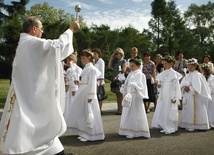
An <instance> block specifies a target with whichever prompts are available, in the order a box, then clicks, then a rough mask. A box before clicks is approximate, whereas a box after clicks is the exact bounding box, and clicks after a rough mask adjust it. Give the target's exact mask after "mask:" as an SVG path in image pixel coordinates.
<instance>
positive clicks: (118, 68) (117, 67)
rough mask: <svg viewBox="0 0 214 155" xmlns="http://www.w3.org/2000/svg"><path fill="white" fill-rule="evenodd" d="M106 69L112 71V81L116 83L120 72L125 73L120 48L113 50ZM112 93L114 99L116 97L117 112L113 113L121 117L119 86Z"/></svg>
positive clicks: (121, 95)
mask: <svg viewBox="0 0 214 155" xmlns="http://www.w3.org/2000/svg"><path fill="white" fill-rule="evenodd" d="M108 68H113V69H114V75H113V76H114V78H113V81H115V80H117V81H118V75H119V73H120V72H122V73H125V71H126V60H125V59H124V52H123V49H122V48H116V49H115V50H114V52H113V53H112V55H111V57H110V59H109V63H108ZM114 93H115V94H116V97H117V112H116V113H115V115H121V113H122V100H123V94H122V93H121V92H120V87H119V85H118V86H117V88H116V89H115V91H114Z"/></svg>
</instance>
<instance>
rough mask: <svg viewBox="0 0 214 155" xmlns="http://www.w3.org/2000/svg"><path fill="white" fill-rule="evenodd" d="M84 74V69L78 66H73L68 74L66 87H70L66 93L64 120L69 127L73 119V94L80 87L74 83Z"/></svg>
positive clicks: (68, 70)
mask: <svg viewBox="0 0 214 155" xmlns="http://www.w3.org/2000/svg"><path fill="white" fill-rule="evenodd" d="M81 73H82V68H80V67H79V66H77V65H76V64H72V65H71V66H70V67H69V68H68V69H67V72H66V83H65V84H66V85H68V86H69V89H68V91H67V92H66V99H65V102H66V104H65V111H64V118H65V122H66V124H67V126H69V121H70V120H71V119H72V117H71V112H70V111H71V107H72V106H71V105H72V104H73V99H74V96H72V92H73V91H75V92H77V90H78V85H76V84H75V83H74V81H76V80H77V81H79V77H80V74H81Z"/></svg>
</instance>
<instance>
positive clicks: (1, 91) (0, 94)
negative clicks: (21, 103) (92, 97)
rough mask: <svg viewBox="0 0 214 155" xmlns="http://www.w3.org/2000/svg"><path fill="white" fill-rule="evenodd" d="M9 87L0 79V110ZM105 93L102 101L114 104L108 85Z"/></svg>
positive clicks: (7, 83)
mask: <svg viewBox="0 0 214 155" xmlns="http://www.w3.org/2000/svg"><path fill="white" fill-rule="evenodd" d="M9 86H10V80H9V79H0V108H3V107H4V104H5V101H6V98H7V93H8V90H9ZM105 91H106V94H107V95H108V98H107V99H106V100H104V102H115V101H116V95H115V94H114V93H112V92H111V91H110V83H106V84H105Z"/></svg>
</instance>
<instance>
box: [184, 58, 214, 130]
mask: <svg viewBox="0 0 214 155" xmlns="http://www.w3.org/2000/svg"><path fill="white" fill-rule="evenodd" d="M188 70H189V73H188V74H187V75H186V76H185V77H184V78H183V80H182V82H181V90H182V93H183V102H182V103H183V110H182V117H181V128H185V129H186V130H188V131H194V130H195V129H199V130H208V129H209V121H208V116H207V110H206V106H205V100H206V99H211V96H210V90H209V87H208V84H207V82H206V79H205V77H204V76H203V75H202V74H201V73H200V72H199V65H198V63H197V60H196V59H190V60H188Z"/></svg>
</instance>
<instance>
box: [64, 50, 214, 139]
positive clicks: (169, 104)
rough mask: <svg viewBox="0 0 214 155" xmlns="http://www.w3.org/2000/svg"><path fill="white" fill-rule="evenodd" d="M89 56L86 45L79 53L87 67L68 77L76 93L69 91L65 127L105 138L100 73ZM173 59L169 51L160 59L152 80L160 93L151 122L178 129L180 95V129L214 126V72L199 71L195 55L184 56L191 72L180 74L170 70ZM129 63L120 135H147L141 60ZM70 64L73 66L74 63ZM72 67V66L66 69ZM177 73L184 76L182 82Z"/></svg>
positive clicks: (82, 135) (83, 136)
mask: <svg viewBox="0 0 214 155" xmlns="http://www.w3.org/2000/svg"><path fill="white" fill-rule="evenodd" d="M92 59H93V53H92V52H91V51H90V50H84V51H83V52H82V53H81V61H82V63H83V64H84V65H85V67H84V68H83V70H82V72H81V73H80V71H79V72H78V73H77V72H76V73H75V74H74V76H73V77H74V78H73V79H72V80H70V81H69V82H72V83H73V86H74V87H75V89H76V90H75V92H76V94H75V93H72V92H69V90H68V92H69V93H68V94H67V98H70V96H71V95H70V94H72V97H71V98H72V99H69V101H68V102H69V108H68V107H67V108H66V109H65V114H64V116H65V119H66V123H67V126H68V127H67V132H71V133H74V134H76V135H78V136H79V137H78V139H79V140H80V141H82V142H85V141H95V140H103V139H104V137H105V135H104V131H103V125H102V119H101V115H100V109H99V104H98V100H97V96H96V94H97V93H96V87H97V76H99V74H100V72H99V70H98V69H97V68H96V67H95V66H94V65H93V63H92ZM173 61H174V59H173V58H172V57H171V56H168V55H167V56H165V57H164V58H163V65H164V68H165V70H164V71H163V72H161V73H160V74H159V75H158V76H157V79H156V80H157V83H158V84H157V86H158V91H159V97H158V100H157V107H156V110H155V113H154V116H153V119H152V127H154V128H160V129H161V131H160V132H163V133H165V134H171V133H174V132H176V131H177V130H178V103H179V101H180V100H181V99H182V100H183V111H182V118H181V128H185V129H187V130H189V131H193V130H196V129H199V130H208V129H209V128H210V127H214V123H212V122H214V115H213V114H212V111H213V110H214V104H212V103H211V102H212V100H211V95H213V89H214V77H213V75H211V74H208V72H209V71H208V70H209V67H207V66H206V65H203V66H202V68H203V72H204V74H205V75H206V76H203V75H202V74H201V73H200V72H199V65H198V63H197V61H196V59H190V60H188V71H189V73H188V74H186V75H185V76H184V77H182V75H181V74H180V73H178V72H176V71H175V70H173V69H172V62H173ZM129 63H130V69H131V72H130V73H129V75H128V77H127V78H126V80H125V83H124V85H123V86H122V87H121V89H120V91H121V93H122V94H123V96H124V98H123V101H122V105H123V110H122V116H121V122H120V128H119V135H123V136H126V137H127V138H134V137H146V138H150V131H149V125H148V121H147V116H146V113H145V108H144V104H143V99H147V98H148V90H147V85H146V77H145V75H144V74H143V73H142V70H141V69H140V68H141V60H140V59H136V58H132V59H130V60H129ZM71 66H76V65H74V64H73V63H72V65H71ZM76 67H77V66H76ZM71 70H74V69H70V70H68V71H71ZM78 70H80V69H78ZM78 76H79V77H80V78H78ZM205 77H206V78H205ZM181 78H183V79H182V82H181V84H180V83H179V80H180V79H181ZM76 79H80V80H79V81H77V80H76ZM208 82H209V85H208ZM71 88H72V87H70V88H69V89H71ZM77 89H78V90H77ZM66 111H67V112H66ZM208 116H209V119H208ZM209 121H210V123H209Z"/></svg>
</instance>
